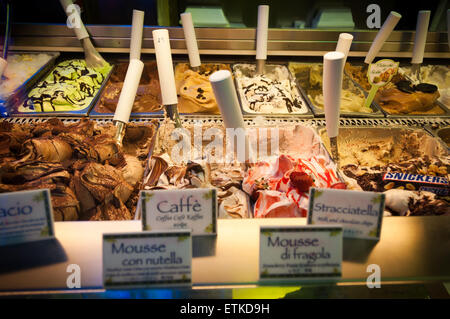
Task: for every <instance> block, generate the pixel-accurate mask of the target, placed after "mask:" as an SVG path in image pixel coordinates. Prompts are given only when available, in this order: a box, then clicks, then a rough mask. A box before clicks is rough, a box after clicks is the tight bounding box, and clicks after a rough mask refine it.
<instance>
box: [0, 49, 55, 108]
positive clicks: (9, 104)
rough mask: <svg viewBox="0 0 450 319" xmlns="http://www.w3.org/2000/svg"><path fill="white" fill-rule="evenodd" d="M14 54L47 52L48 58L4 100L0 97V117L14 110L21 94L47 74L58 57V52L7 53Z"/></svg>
mask: <svg viewBox="0 0 450 319" xmlns="http://www.w3.org/2000/svg"><path fill="white" fill-rule="evenodd" d="M15 54H30V55H33V54H48V55H50V59H49V60H48V62H47V63H45V64H44V65H43V66H41V67H40V68H39V69H38V70H37V71H36V72H35V73H34V74H33V75H32V76H30V77H29V78H28V79H27V80H26V81H25V82H23V83H22V84H21V85H20V86H19V87H18V88H17V89H15V90H14V92H12V93H11V95H9V96H8V97H6V99H5V100H2V99H0V117H8V116H10V115H11V113H12V112H13V111H14V109H15V106H16V105H17V103H20V101H21V99H22V96H23V95H24V94H26V92H27V91H28V90H30V89H31V88H32V87H33V86H34V85H36V83H37V82H38V81H39V80H40V79H41V77H42V76H43V75H45V74H47V73H48V72H49V71H50V70H51V69H52V68H53V67H54V65H55V62H56V59H57V58H58V57H59V52H24V51H13V52H10V53H9V55H10V56H11V55H15Z"/></svg>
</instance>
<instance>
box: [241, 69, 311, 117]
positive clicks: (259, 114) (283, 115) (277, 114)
mask: <svg viewBox="0 0 450 319" xmlns="http://www.w3.org/2000/svg"><path fill="white" fill-rule="evenodd" d="M239 64H252V63H248V62H239V63H238V62H235V63H233V65H232V70H233V77H234V84H235V89H236V93H237V96H238V99H239V104H240V106H241V111H242V114H243V115H244V116H248V117H256V116H261V115H262V116H271V117H286V116H289V117H297V118H313V117H314V114H313V113H312V111H311V109H310V108H309V106H308V103H307V102H306V100H305V97H304V96H303V94H302V93H301V92H300V91H299V90H298V87H297V85H295V86H294V88H295V89H296V90H297V91H298V94H299V96H300V97H301V98H302V99H303V101H304V102H305V107H306V110H307V111H306V112H305V113H250V112H247V111H245V109H244V103H246V99H245V96H243V95H242V88H241V87H240V85H239V81H238V80H237V78H236V75H235V67H236V66H237V65H239ZM271 65H275V64H273V63H270V64H267V65H266V66H271ZM276 65H281V66H284V67H286V69H287V71H288V74H289V77H290V80H291V81H292V82H293V83H295V79H294V76H293V75H292V73H291V72H290V71H289V68H288V67H287V64H286V63H279V64H276Z"/></svg>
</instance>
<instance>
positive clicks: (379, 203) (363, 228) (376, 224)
mask: <svg viewBox="0 0 450 319" xmlns="http://www.w3.org/2000/svg"><path fill="white" fill-rule="evenodd" d="M384 203H385V195H384V194H383V193H375V192H360V191H350V190H340V189H316V188H311V190H310V193H309V209H308V224H310V225H320V224H325V225H328V224H340V225H342V227H343V228H344V237H345V238H364V239H373V240H378V239H379V238H380V233H381V223H382V219H383V212H384Z"/></svg>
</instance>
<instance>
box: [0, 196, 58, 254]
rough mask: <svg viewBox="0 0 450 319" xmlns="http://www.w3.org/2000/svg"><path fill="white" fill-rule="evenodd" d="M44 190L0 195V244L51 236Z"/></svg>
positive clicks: (51, 223) (49, 213) (51, 215)
mask: <svg viewBox="0 0 450 319" xmlns="http://www.w3.org/2000/svg"><path fill="white" fill-rule="evenodd" d="M53 229H54V228H53V213H52V206H51V200H50V192H49V191H48V190H47V189H40V190H33V191H22V192H12V193H4V194H0V246H5V245H12V244H19V243H23V242H29V241H36V240H42V239H48V238H51V237H54V230H53Z"/></svg>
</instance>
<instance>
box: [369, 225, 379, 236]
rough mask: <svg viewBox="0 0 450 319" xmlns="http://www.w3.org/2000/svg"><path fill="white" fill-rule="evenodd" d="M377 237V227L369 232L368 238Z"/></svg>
mask: <svg viewBox="0 0 450 319" xmlns="http://www.w3.org/2000/svg"><path fill="white" fill-rule="evenodd" d="M377 235H378V228H377V227H375V228H374V229H372V230H371V231H370V232H369V236H370V237H377Z"/></svg>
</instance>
